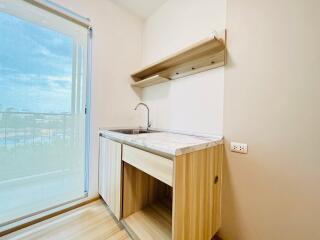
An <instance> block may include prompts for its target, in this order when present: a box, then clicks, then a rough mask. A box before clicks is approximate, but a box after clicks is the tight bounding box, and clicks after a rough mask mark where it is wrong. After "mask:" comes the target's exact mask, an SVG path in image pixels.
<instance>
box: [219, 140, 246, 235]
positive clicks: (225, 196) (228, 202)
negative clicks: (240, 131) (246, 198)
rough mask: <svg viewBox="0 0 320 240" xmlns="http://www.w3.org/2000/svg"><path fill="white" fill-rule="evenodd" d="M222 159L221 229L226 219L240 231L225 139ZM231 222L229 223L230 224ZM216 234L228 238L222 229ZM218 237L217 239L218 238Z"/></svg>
mask: <svg viewBox="0 0 320 240" xmlns="http://www.w3.org/2000/svg"><path fill="white" fill-rule="evenodd" d="M224 142H225V143H224V144H225V145H224V160H223V166H222V170H223V175H222V178H223V181H222V203H221V205H222V226H221V229H223V228H224V224H223V223H224V222H225V221H228V223H229V225H231V226H233V227H235V228H236V229H237V230H236V231H235V232H238V233H239V232H241V226H239V224H238V223H239V221H238V218H237V216H238V212H237V206H236V199H235V195H234V193H233V189H234V186H233V185H232V179H231V174H230V167H229V159H228V156H227V151H230V149H229V147H228V143H227V141H226V140H225V141H224ZM225 206H228V208H225ZM226 216H233V218H232V219H229V218H228V219H226ZM230 222H231V224H230ZM218 235H219V236H220V237H221V238H220V239H221V240H222V239H223V240H229V239H226V238H224V234H223V231H221V230H220V231H219V232H218ZM220 239H219V238H218V239H217V240H220Z"/></svg>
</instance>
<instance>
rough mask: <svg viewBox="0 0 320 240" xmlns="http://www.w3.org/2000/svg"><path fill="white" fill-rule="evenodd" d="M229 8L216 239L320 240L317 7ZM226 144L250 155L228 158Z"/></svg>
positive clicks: (312, 2)
mask: <svg viewBox="0 0 320 240" xmlns="http://www.w3.org/2000/svg"><path fill="white" fill-rule="evenodd" d="M227 9H228V10H227V29H228V44H227V45H228V51H229V53H230V56H229V60H230V62H229V64H228V65H227V66H226V68H225V103H224V104H225V114H224V135H225V138H226V154H227V158H226V161H225V164H224V170H225V172H224V189H223V219H222V223H223V224H222V225H223V226H222V230H221V235H222V237H223V239H225V240H235V239H236V240H271V239H272V240H287V239H290V240H300V239H314V240H315V239H320V229H319V226H320V207H319V204H320V185H319V184H320V155H319V146H320V127H319V123H320V107H319V103H320V90H319V89H320V81H319V79H320V50H319V42H320V28H319V22H320V1H319V0H309V1H302V0H283V1H277V0H268V1H257V0H245V1H238V0H228V8H227ZM235 86H236V87H235ZM231 140H236V141H240V142H245V143H248V144H249V154H248V155H241V154H233V153H231V152H230V151H229V142H230V141H231Z"/></svg>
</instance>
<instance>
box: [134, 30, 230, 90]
mask: <svg viewBox="0 0 320 240" xmlns="http://www.w3.org/2000/svg"><path fill="white" fill-rule="evenodd" d="M225 35H226V34H225V31H224V33H223V34H222V35H221V36H216V37H213V38H209V39H206V40H204V41H201V42H199V43H197V44H195V45H193V46H191V47H189V48H186V49H184V50H182V51H180V52H178V53H176V54H174V55H172V56H169V57H167V58H165V59H163V60H161V61H159V62H157V63H155V64H152V65H150V66H148V67H145V68H144V69H142V70H140V71H139V72H137V73H134V74H132V75H131V77H132V78H133V80H134V83H132V86H133V87H141V88H144V87H148V86H152V85H155V84H159V83H162V82H166V81H170V80H175V79H178V78H182V77H186V76H189V75H192V74H196V73H200V72H203V71H207V70H209V69H213V68H217V67H221V66H224V65H225V64H226V47H225Z"/></svg>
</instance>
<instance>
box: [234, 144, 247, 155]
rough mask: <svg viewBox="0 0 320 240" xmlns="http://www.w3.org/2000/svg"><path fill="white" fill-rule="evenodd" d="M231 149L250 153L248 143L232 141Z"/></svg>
mask: <svg viewBox="0 0 320 240" xmlns="http://www.w3.org/2000/svg"><path fill="white" fill-rule="evenodd" d="M230 149H231V152H237V153H248V144H245V143H237V142H231V144H230Z"/></svg>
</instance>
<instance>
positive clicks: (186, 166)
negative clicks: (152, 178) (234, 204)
mask: <svg viewBox="0 0 320 240" xmlns="http://www.w3.org/2000/svg"><path fill="white" fill-rule="evenodd" d="M222 160H223V145H218V146H215V147H212V148H208V149H204V150H200V151H196V152H192V153H188V154H185V155H181V156H178V157H176V159H175V162H174V169H175V172H174V183H173V239H175V240H182V239H183V240H198V239H203V240H209V239H211V238H212V237H213V236H214V235H215V234H216V233H217V231H218V229H219V228H220V226H221V210H220V209H221V174H222V173H221V172H222Z"/></svg>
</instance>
